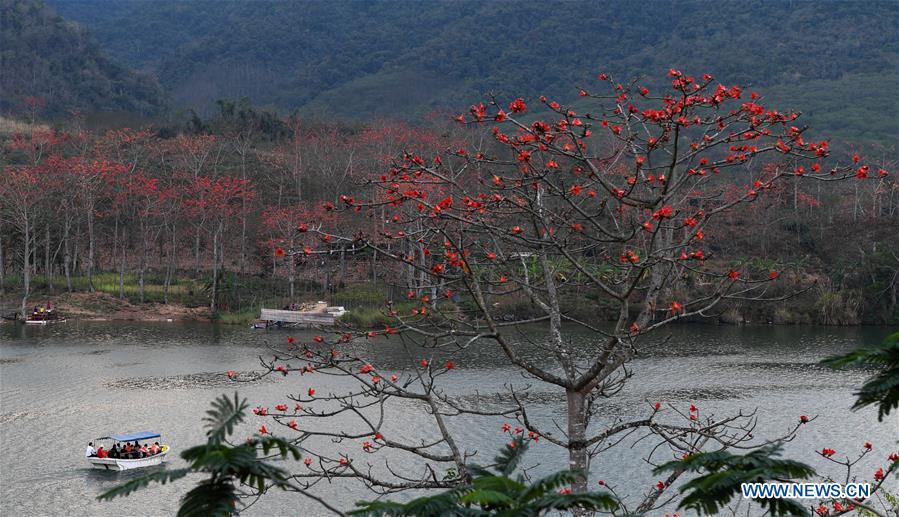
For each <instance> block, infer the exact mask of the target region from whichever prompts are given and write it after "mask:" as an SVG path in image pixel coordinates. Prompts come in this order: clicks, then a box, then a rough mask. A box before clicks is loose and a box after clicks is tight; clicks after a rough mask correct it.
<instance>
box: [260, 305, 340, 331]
mask: <svg viewBox="0 0 899 517" xmlns="http://www.w3.org/2000/svg"><path fill="white" fill-rule="evenodd" d="M345 313H346V310H345V309H344V308H343V307H329V306H328V304H327V303H325V302H318V303H315V304H304V305H303V306H301V307H300V309H299V310H295V311H292V310H284V309H262V311H261V314H260V316H259V319H260V320H262V321H266V322H271V323H275V324H279V323H280V324H281V325H292V326H333V325H334V324H335V323H336V321H337V318H339V317H341V316H343V315H344V314H345Z"/></svg>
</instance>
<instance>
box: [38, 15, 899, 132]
mask: <svg viewBox="0 0 899 517" xmlns="http://www.w3.org/2000/svg"><path fill="white" fill-rule="evenodd" d="M48 3H49V4H50V5H52V6H53V7H54V8H56V9H57V10H58V11H59V12H60V13H61V14H62V15H63V16H66V17H68V18H71V19H74V20H77V21H79V22H81V23H83V24H84V25H85V26H87V27H88V28H90V29H91V30H92V31H93V32H94V33H95V34H96V35H97V37H98V38H99V40H100V41H101V43H102V44H103V46H104V47H105V48H106V49H108V51H109V52H110V53H111V55H113V56H114V57H115V58H116V59H118V60H120V61H121V62H122V63H125V64H127V65H130V66H133V67H136V68H142V69H146V70H149V71H152V72H153V73H155V74H156V75H157V77H158V78H159V80H160V82H161V83H162V84H163V85H164V86H165V87H166V88H167V89H168V90H169V91H170V92H171V93H172V95H173V97H174V99H175V100H176V102H177V103H178V104H179V105H181V106H185V107H187V106H190V107H200V108H206V109H208V108H209V107H211V106H212V105H213V103H214V101H215V100H217V99H219V98H222V97H230V98H239V97H244V96H246V97H249V98H250V99H251V100H252V101H253V102H254V103H257V104H261V105H266V106H271V107H275V108H278V109H280V110H282V111H292V110H295V109H300V110H301V111H303V112H305V113H308V114H316V115H321V116H328V117H335V116H336V117H340V118H357V119H363V118H370V117H372V116H381V115H387V116H401V117H404V118H417V117H420V116H422V115H425V114H427V113H429V112H431V111H434V110H441V111H442V110H448V109H453V110H457V109H459V108H460V106H461V107H465V106H468V105H469V104H471V103H472V102H474V101H477V100H478V99H480V98H482V96H483V94H484V93H485V92H487V91H497V92H504V93H507V94H512V93H514V94H516V95H518V94H522V95H526V96H536V95H540V94H546V95H550V96H555V95H561V94H565V96H568V95H570V94H572V93H574V91H573V89H572V86H571V85H572V84H583V83H586V82H588V81H590V80H591V79H595V75H596V72H598V71H599V70H605V71H609V72H612V73H615V74H617V75H618V76H621V77H630V76H633V75H640V74H642V75H645V76H648V77H660V76H661V74H660V72H662V71H664V70H667V69H668V68H669V67H671V66H674V67H678V68H680V69H684V70H687V71H691V72H694V73H704V72H709V73H713V74H715V75H716V76H718V77H719V78H721V79H722V80H725V81H727V82H732V83H737V82H740V83H746V82H749V81H752V82H754V84H752V86H754V87H758V88H760V89H762V90H763V91H764V92H766V93H768V94H769V97H771V98H772V100H775V101H778V100H779V101H785V102H788V103H789V104H790V105H792V106H795V107H797V108H798V109H801V110H803V111H804V112H806V115H807V117H806V119H807V120H808V121H809V122H810V123H813V124H814V125H815V126H816V127H818V128H819V129H822V130H823V131H826V132H827V133H828V134H829V135H831V136H834V137H837V138H843V139H847V140H866V141H880V142H891V141H894V140H895V139H896V138H897V137H899V106H897V102H896V100H895V97H894V95H893V92H895V91H896V90H897V89H899V33H897V31H896V27H897V24H899V4H897V3H896V2H892V1H881V2H877V1H869V2H803V1H795V2H760V1H749V2H708V1H691V2H650V3H645V2H604V3H581V2H551V3H546V2H539V3H538V2H531V3H522V2H489V3H482V2H468V1H451V2H427V3H423V2H411V1H399V2H397V1H389V2H337V3H333V2H237V1H232V0H196V1H190V2H187V1H167V2H156V1H152V0H133V1H129V2H114V1H111V0H100V1H97V0H90V1H88V0H48ZM647 29H649V30H647Z"/></svg>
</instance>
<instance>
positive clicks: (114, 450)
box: [109, 443, 119, 459]
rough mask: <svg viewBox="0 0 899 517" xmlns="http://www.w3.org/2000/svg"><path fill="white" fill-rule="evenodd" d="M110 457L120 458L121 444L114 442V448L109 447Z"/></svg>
mask: <svg viewBox="0 0 899 517" xmlns="http://www.w3.org/2000/svg"><path fill="white" fill-rule="evenodd" d="M109 457H110V458H116V459H118V457H119V444H117V443H114V444H112V449H109Z"/></svg>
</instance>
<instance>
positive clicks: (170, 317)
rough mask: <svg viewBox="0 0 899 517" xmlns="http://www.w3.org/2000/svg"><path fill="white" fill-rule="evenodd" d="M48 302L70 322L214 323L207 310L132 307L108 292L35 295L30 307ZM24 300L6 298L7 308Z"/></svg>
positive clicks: (175, 306) (157, 305) (173, 306)
mask: <svg viewBox="0 0 899 517" xmlns="http://www.w3.org/2000/svg"><path fill="white" fill-rule="evenodd" d="M48 300H51V301H52V302H53V306H54V308H55V310H56V311H58V312H59V313H60V314H63V315H64V316H65V317H66V319H72V320H80V321H210V320H211V313H210V312H209V309H208V308H207V307H187V306H185V305H180V304H171V303H170V304H164V303H143V304H132V303H131V302H129V301H128V300H120V299H118V298H116V297H115V296H113V295H111V294H108V293H99V292H95V293H61V294H59V295H55V296H33V297H31V298H30V299H29V303H28V306H29V307H32V306H43V305H44V304H46V303H47V301H48ZM20 303H21V298H18V297H10V296H6V297H4V298H3V300H2V305H3V307H13V306H16V307H17V306H18V305H19V304H20Z"/></svg>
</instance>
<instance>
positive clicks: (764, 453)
mask: <svg viewBox="0 0 899 517" xmlns="http://www.w3.org/2000/svg"><path fill="white" fill-rule="evenodd" d="M674 470H685V471H688V472H697V473H701V474H702V475H700V476H698V477H696V478H694V479H692V480H690V481H689V482H687V483H685V484H684V485H683V486H682V487H681V488H680V491H681V493H687V495H686V497H684V499H683V501H681V504H680V508H685V509H689V510H693V511H695V512H696V513H698V514H706V515H716V514H718V513H719V512H720V511H721V509H722V507H724V506H725V505H727V504H728V503H730V501H731V500H732V499H733V498H734V497H736V496H737V494H740V493H741V488H740V487H741V485H742V484H743V483H764V482H767V481H772V480H784V479H805V478H808V477H810V476H813V475H814V474H815V470H814V469H813V468H812V467H810V466H808V465H806V464H804V463H800V462H798V461H792V460H784V459H780V447H779V446H776V445H775V446H768V447H762V448H759V449H756V450H754V451H752V452H750V453H747V454H745V455H737V454H732V453H730V452H727V451H715V452H707V453H699V454H694V455H692V456H690V457H688V458H687V459H685V460H679V461H671V462H668V463H665V464H664V465H660V466H659V467H657V468H656V469H655V470H654V472H655V473H657V474H658V473H662V472H667V471H674ZM757 502H758V503H759V504H760V505H761V506H762V507H763V508H767V509H768V511H769V512H770V514H771V515H807V514H808V511H807V510H806V509H805V508H804V507H803V506H802V505H800V504H798V503H796V502H795V501H792V500H790V499H759V500H757Z"/></svg>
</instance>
